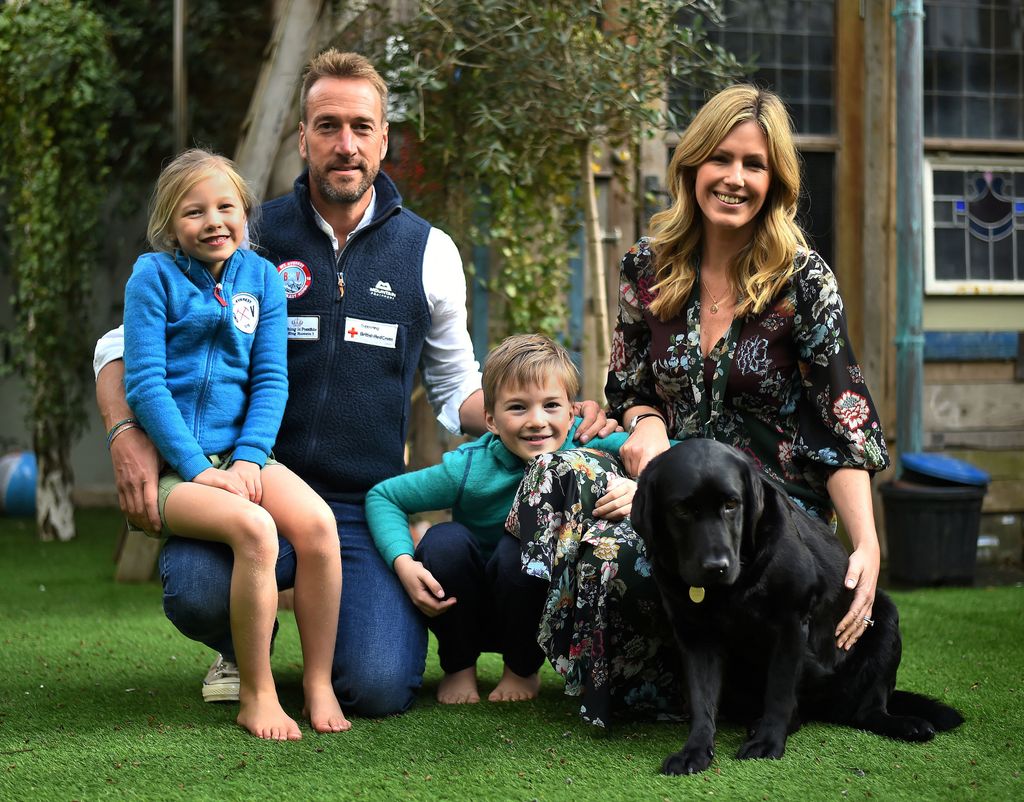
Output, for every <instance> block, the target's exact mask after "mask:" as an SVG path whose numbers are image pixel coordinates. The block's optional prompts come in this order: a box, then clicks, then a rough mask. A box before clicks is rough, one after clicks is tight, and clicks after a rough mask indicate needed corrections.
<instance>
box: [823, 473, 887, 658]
mask: <svg viewBox="0 0 1024 802" xmlns="http://www.w3.org/2000/svg"><path fill="white" fill-rule="evenodd" d="M826 486H827V488H828V495H829V498H831V499H832V504H833V506H834V507H835V508H836V512H837V513H838V514H839V520H840V521H842V522H843V526H844V527H845V528H846V531H847V533H848V534H849V535H850V542H851V543H853V553H852V554H851V555H850V560H849V563H848V564H847V568H846V579H845V580H844V584H845V585H846V587H848V588H851V589H852V590H853V602H852V603H851V604H850V611H849V612H848V613H847V614H846V615H845V616H843V620H842V621H840V622H839V625H838V626H837V627H836V646H838V647H839V648H840V649H846V650H847V651H849V650H850V649H851V648H853V645H854V644H855V643H856V642H857V641H858V640H859V639H860V636H861V635H863V634H864V633H865V632H866V631H867V629H868V627H869V626H871V624H870V623H869V622H871V610H872V608H873V607H874V604H875V591H876V590H877V589H878V569H879V564H880V562H881V550H880V549H879V547H878V533H877V532H876V531H875V517H874V514H873V512H872V509H871V479H870V477H869V475H868V472H867V471H862V470H860V469H858V468H839V469H838V470H837V471H835V472H834V473H833V474H832V476H830V477H829V479H828V481H827V482H826Z"/></svg>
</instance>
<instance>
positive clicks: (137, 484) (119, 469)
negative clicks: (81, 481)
mask: <svg viewBox="0 0 1024 802" xmlns="http://www.w3.org/2000/svg"><path fill="white" fill-rule="evenodd" d="M110 461H111V462H112V463H113V466H114V483H115V484H116V485H117V503H118V505H120V507H121V512H123V513H124V517H125V518H127V519H128V523H130V524H131V525H132V526H134V527H136V528H138V529H145V530H146V531H147V532H152V533H153V534H157V533H158V532H159V531H160V512H159V510H158V509H157V504H156V491H157V483H158V481H159V472H160V454H159V453H158V452H157V450H156V446H154V445H153V442H152V441H151V440H150V439H149V438H148V437H146V434H145V433H144V432H143V431H142V429H139V428H131V429H126V430H125V431H123V432H121V433H120V434H119V435H118V436H117V437H115V438H114V440H113V442H112V443H111V444H110Z"/></svg>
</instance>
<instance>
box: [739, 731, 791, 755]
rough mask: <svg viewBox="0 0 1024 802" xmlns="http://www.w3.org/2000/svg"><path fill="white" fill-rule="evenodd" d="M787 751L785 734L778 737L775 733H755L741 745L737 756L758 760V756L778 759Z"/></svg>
mask: <svg viewBox="0 0 1024 802" xmlns="http://www.w3.org/2000/svg"><path fill="white" fill-rule="evenodd" d="M785 752H786V738H785V736H782V737H778V736H775V735H764V734H760V735H755V736H754V737H753V738H751V739H750V740H749V741H747V742H746V743H745V744H743V746H741V747H740V751H739V752H737V753H736V757H738V758H739V759H740V760H757V759H758V758H769V759H771V760H778V759H779V758H780V757H782V756H783V755H784V754H785Z"/></svg>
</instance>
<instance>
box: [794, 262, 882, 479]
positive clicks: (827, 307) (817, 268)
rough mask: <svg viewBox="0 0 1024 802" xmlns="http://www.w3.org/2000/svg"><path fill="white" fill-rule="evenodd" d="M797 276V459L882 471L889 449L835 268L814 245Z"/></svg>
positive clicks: (835, 466) (795, 320)
mask: <svg viewBox="0 0 1024 802" xmlns="http://www.w3.org/2000/svg"><path fill="white" fill-rule="evenodd" d="M793 280H794V281H795V282H796V293H795V296H796V297H795V302H796V310H795V316H794V321H793V337H794V340H795V342H796V350H797V360H798V364H799V368H800V378H801V382H802V393H801V395H800V400H799V402H798V409H797V435H796V438H795V440H794V443H793V457H794V461H795V462H796V464H798V465H800V464H801V463H803V464H805V465H806V464H807V463H816V464H818V465H819V466H826V468H827V469H831V470H835V469H837V468H861V469H863V470H867V471H871V472H874V471H880V470H882V469H883V468H885V467H886V466H887V465H888V464H889V454H888V451H887V450H886V446H885V437H884V435H883V434H882V427H881V424H880V423H879V420H878V413H877V412H876V411H875V406H874V403H873V402H872V401H871V396H870V394H869V393H868V388H867V385H866V384H865V382H864V376H863V374H862V373H861V369H860V365H859V364H858V363H857V360H856V358H855V357H854V354H853V348H852V347H851V345H850V341H849V336H848V335H847V331H846V315H845V312H844V311H843V300H842V298H841V297H840V295H839V285H838V283H837V282H836V277H835V274H833V272H832V270H831V269H830V268H829V266H828V265H827V264H825V262H824V260H822V258H821V257H820V256H818V255H817V254H816V253H814V252H813V251H812V252H810V253H809V254H808V258H807V261H806V264H805V265H804V267H803V268H802V269H801V270H800V271H799V272H798V273H797V274H796V276H795V277H794V279H793ZM819 469H820V467H819ZM829 472H831V471H829Z"/></svg>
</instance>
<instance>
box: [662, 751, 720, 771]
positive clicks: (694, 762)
mask: <svg viewBox="0 0 1024 802" xmlns="http://www.w3.org/2000/svg"><path fill="white" fill-rule="evenodd" d="M714 756H715V750H714V749H713V748H712V747H710V746H702V747H698V748H694V747H688V748H684V749H681V750H680V751H678V752H673V753H672V754H671V755H669V756H668V757H667V758H665V760H664V761H663V762H662V764H661V773H662V774H668V775H677V774H698V773H700V772H702V771H704V770H705V769H706V768H707V767H708V766H710V765H711V760H712V758H714Z"/></svg>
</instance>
